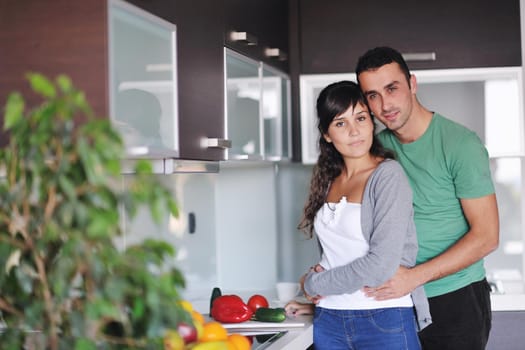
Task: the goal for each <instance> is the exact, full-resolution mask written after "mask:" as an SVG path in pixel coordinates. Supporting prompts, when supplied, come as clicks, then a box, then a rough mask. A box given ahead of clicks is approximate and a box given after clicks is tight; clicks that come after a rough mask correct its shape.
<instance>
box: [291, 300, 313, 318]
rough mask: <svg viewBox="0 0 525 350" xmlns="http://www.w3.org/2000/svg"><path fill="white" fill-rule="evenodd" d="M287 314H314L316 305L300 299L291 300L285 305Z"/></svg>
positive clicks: (293, 315) (292, 315) (294, 315)
mask: <svg viewBox="0 0 525 350" xmlns="http://www.w3.org/2000/svg"><path fill="white" fill-rule="evenodd" d="M284 310H285V311H286V315H287V316H290V317H296V316H299V315H313V313H314V305H313V304H310V303H300V302H298V301H295V300H294V301H290V302H289V303H288V304H286V305H285V306H284Z"/></svg>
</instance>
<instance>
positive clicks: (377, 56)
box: [355, 46, 410, 86]
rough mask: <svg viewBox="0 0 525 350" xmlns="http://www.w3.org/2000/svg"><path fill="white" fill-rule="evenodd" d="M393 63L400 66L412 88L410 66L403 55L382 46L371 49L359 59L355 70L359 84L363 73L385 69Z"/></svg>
mask: <svg viewBox="0 0 525 350" xmlns="http://www.w3.org/2000/svg"><path fill="white" fill-rule="evenodd" d="M392 62H395V63H397V64H398V65H399V68H401V71H402V72H403V74H404V75H405V77H406V79H407V82H408V86H410V70H409V69H408V65H407V63H406V61H405V59H404V58H403V55H401V53H399V51H397V50H394V49H393V48H391V47H387V46H380V47H376V48H373V49H370V50H368V51H367V52H365V53H364V54H363V56H361V57H359V60H358V61H357V65H356V68H355V74H356V76H357V81H358V82H359V75H360V74H361V73H362V72H366V71H369V70H375V69H378V68H381V67H383V66H384V65H385V64H390V63H392Z"/></svg>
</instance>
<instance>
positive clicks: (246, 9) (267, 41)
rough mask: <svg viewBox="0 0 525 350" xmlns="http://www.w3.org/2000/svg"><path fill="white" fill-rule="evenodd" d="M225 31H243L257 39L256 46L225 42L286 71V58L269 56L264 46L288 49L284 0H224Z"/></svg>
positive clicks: (287, 67)
mask: <svg viewBox="0 0 525 350" xmlns="http://www.w3.org/2000/svg"><path fill="white" fill-rule="evenodd" d="M225 16H226V17H225V34H226V35H227V33H229V32H230V31H245V32H248V33H250V34H252V35H254V36H255V37H257V39H258V44H257V45H256V46H248V45H245V44H242V43H235V42H231V41H229V40H228V38H226V41H225V45H226V46H227V47H229V48H231V49H233V50H235V51H238V52H240V53H242V54H244V55H246V56H248V57H251V58H253V59H256V60H261V61H263V62H265V63H267V64H269V65H271V66H273V67H275V68H277V69H279V70H282V71H285V72H289V69H290V67H289V60H288V59H286V60H278V59H276V58H268V57H266V56H265V55H264V50H265V48H267V47H270V48H279V49H280V50H283V51H284V52H285V53H286V54H287V55H289V54H290V52H289V42H288V40H289V34H288V33H289V26H288V19H289V12H288V1H285V0H265V1H260V0H225Z"/></svg>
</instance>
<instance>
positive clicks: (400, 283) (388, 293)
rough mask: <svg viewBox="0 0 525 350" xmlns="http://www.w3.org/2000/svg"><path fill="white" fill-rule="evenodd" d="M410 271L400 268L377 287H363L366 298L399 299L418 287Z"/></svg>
mask: <svg viewBox="0 0 525 350" xmlns="http://www.w3.org/2000/svg"><path fill="white" fill-rule="evenodd" d="M414 277H415V276H414V274H413V273H411V269H408V268H406V267H403V266H400V267H399V269H397V271H396V274H395V275H394V276H392V278H391V279H389V280H388V281H386V282H385V283H384V284H383V285H381V286H379V287H364V288H363V291H364V292H365V294H366V296H368V297H372V298H374V299H376V300H387V299H394V298H400V297H402V296H404V295H407V294H409V293H410V292H412V291H413V290H414V289H416V287H417V286H418V283H417V281H416V280H415V278H414Z"/></svg>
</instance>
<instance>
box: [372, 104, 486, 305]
mask: <svg viewBox="0 0 525 350" xmlns="http://www.w3.org/2000/svg"><path fill="white" fill-rule="evenodd" d="M379 139H380V140H381V142H382V143H383V146H384V147H386V148H389V149H392V150H393V151H394V152H395V153H396V157H397V160H398V161H399V162H400V163H401V165H402V166H403V168H404V170H405V172H406V174H407V176H408V178H409V180H410V184H411V186H412V190H413V194H414V220H415V222H416V229H417V236H418V242H419V251H418V255H417V264H419V263H422V262H425V261H427V260H430V259H432V258H433V257H435V256H437V255H439V254H441V253H442V252H443V251H445V250H446V249H447V248H449V247H450V246H452V245H453V244H454V243H455V242H456V241H457V240H459V239H460V238H461V237H462V236H463V235H464V234H465V233H466V232H467V231H468V230H469V226H468V222H467V221H466V219H465V216H464V215H463V211H462V209H461V203H460V198H464V199H466V198H479V197H483V196H486V195H489V194H492V193H494V185H493V183H492V178H491V175H490V166H489V159H488V152H487V150H486V148H485V146H484V145H483V143H482V142H481V140H480V139H479V137H478V136H477V135H476V134H475V133H474V132H473V131H471V130H469V129H467V128H465V127H464V126H462V125H459V124H457V123H455V122H453V121H451V120H449V119H446V118H444V117H443V116H441V115H439V114H437V113H434V115H433V117H432V121H431V123H430V125H429V127H428V129H427V130H426V131H425V133H424V134H423V135H422V136H421V137H420V138H419V139H417V140H416V141H414V142H411V143H408V144H401V143H400V142H399V141H398V139H397V138H396V137H395V135H394V134H393V133H392V132H391V131H390V130H388V129H385V130H383V131H382V132H380V133H379ZM484 277H485V268H484V266H483V260H480V261H478V262H476V263H474V264H473V265H471V266H469V267H467V268H465V269H463V270H461V271H458V272H457V273H454V274H452V275H449V276H446V277H443V278H441V279H439V280H435V281H431V282H429V283H427V284H425V291H426V293H427V296H428V297H433V296H437V295H442V294H445V293H448V292H451V291H454V290H457V289H459V288H462V287H464V286H466V285H468V284H470V283H472V282H476V281H479V280H481V279H483V278H484Z"/></svg>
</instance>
